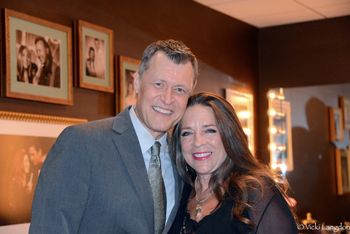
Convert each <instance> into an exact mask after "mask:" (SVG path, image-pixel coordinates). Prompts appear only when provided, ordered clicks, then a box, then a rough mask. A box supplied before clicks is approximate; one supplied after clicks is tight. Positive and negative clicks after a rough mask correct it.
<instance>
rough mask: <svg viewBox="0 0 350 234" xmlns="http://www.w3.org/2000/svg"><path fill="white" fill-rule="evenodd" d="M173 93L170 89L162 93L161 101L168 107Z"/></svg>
mask: <svg viewBox="0 0 350 234" xmlns="http://www.w3.org/2000/svg"><path fill="white" fill-rule="evenodd" d="M173 98H174V97H173V91H172V89H171V88H166V89H164V91H163V94H162V100H163V102H164V103H165V104H167V105H169V104H171V103H172V101H173Z"/></svg>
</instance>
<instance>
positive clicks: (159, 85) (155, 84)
mask: <svg viewBox="0 0 350 234" xmlns="http://www.w3.org/2000/svg"><path fill="white" fill-rule="evenodd" d="M153 85H154V86H155V87H156V88H162V87H163V86H164V84H163V83H162V82H154V83H153Z"/></svg>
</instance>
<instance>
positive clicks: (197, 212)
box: [194, 178, 213, 218]
mask: <svg viewBox="0 0 350 234" xmlns="http://www.w3.org/2000/svg"><path fill="white" fill-rule="evenodd" d="M197 184H198V182H197V178H196V180H195V185H197ZM195 187H198V185H197V186H195ZM197 190H199V188H198V189H197ZM195 191H196V189H195ZM207 191H209V188H207V189H206V190H204V191H203V193H205V192H207ZM197 194H198V193H197V192H196V195H195V197H194V198H195V200H196V208H195V210H194V215H195V217H197V218H198V216H199V215H201V214H202V211H203V209H202V208H203V204H204V203H205V202H206V201H207V200H208V199H209V198H210V197H211V195H212V194H213V193H212V191H209V192H208V195H207V196H206V197H204V198H202V199H198V197H197Z"/></svg>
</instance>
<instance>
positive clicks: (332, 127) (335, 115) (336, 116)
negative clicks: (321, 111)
mask: <svg viewBox="0 0 350 234" xmlns="http://www.w3.org/2000/svg"><path fill="white" fill-rule="evenodd" d="M328 115H329V139H330V141H332V142H334V141H342V140H343V139H344V126H343V123H344V121H343V113H342V109H340V108H338V107H329V108H328Z"/></svg>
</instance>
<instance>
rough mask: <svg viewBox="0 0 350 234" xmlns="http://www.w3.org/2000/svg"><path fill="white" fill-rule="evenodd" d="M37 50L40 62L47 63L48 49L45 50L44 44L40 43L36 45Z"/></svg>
mask: <svg viewBox="0 0 350 234" xmlns="http://www.w3.org/2000/svg"><path fill="white" fill-rule="evenodd" d="M35 48H36V54H37V55H38V58H39V60H40V62H41V63H45V62H46V59H47V54H48V51H47V48H45V46H44V43H43V42H42V41H38V42H37V43H36V44H35Z"/></svg>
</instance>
